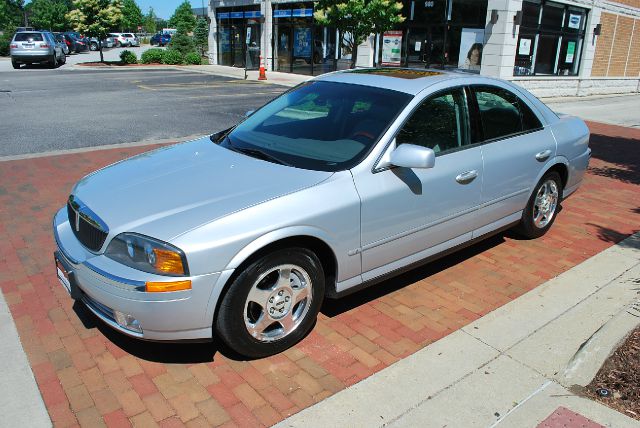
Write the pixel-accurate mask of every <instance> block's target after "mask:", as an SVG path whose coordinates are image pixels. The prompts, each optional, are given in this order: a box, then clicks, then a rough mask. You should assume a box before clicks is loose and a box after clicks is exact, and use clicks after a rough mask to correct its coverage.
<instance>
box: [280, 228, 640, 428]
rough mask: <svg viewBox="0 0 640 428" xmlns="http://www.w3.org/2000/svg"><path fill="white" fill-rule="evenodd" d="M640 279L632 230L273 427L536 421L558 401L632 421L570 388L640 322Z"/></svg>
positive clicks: (638, 242) (637, 239) (593, 414)
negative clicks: (583, 258)
mask: <svg viewBox="0 0 640 428" xmlns="http://www.w3.org/2000/svg"><path fill="white" fill-rule="evenodd" d="M639 278H640V234H636V235H634V236H632V237H629V238H627V239H626V240H624V241H622V242H621V243H619V244H617V245H615V246H613V247H611V248H609V249H607V250H605V251H603V252H602V253H600V254H598V255H596V256H594V257H592V258H590V259H589V260H587V261H585V262H584V263H582V264H580V265H578V266H576V267H574V268H572V269H571V270H569V271H567V272H565V273H563V274H561V275H559V276H558V277H556V278H553V279H552V280H550V281H548V282H547V283H545V284H543V285H541V286H539V287H537V288H536V289H534V290H532V291H531V292H529V293H527V294H525V295H524V296H522V297H520V298H518V299H516V300H514V301H512V302H510V303H508V304H506V305H505V306H502V307H501V308H499V309H497V310H495V311H493V312H492V313H490V314H488V315H486V316H484V317H482V318H481V319H479V320H477V321H475V322H473V323H471V324H469V325H467V326H466V327H464V328H462V329H461V330H459V331H457V332H455V333H453V334H451V335H449V336H447V337H445V338H443V339H441V340H439V341H437V342H435V343H433V344H432V345H430V346H427V347H426V348H424V349H422V350H421V351H418V352H417V353H415V354H413V355H411V356H410V357H408V358H405V359H404V360H401V361H399V362H398V363H396V364H394V365H392V366H390V367H388V368H387V369H384V370H382V371H381V372H379V373H377V374H375V375H373V376H371V377H369V378H367V379H366V380H364V381H362V382H360V383H358V384H356V385H354V386H352V387H350V388H348V389H346V390H343V391H341V392H339V393H337V394H335V395H334V396H332V397H329V398H328V399H326V400H325V401H323V402H321V403H318V404H316V405H315V406H312V407H310V408H307V409H305V410H303V411H301V412H300V413H298V414H296V415H293V416H292V417H290V418H288V419H286V420H284V421H283V422H281V423H280V424H278V425H277V426H278V427H289V426H294V427H301V426H305V427H339V426H387V425H391V426H398V427H400V426H425V427H442V426H447V427H476V426H478V427H487V426H491V427H494V426H504V427H535V426H537V425H538V424H540V423H541V422H542V421H544V420H545V419H546V418H547V417H549V416H550V415H551V414H552V413H553V412H554V410H558V408H561V407H562V408H565V409H560V410H559V413H562V412H564V413H565V414H566V413H567V412H566V409H569V410H571V411H573V412H577V413H579V414H580V415H583V416H584V417H586V418H588V419H591V420H592V421H594V422H596V423H598V424H601V425H604V426H611V427H637V426H638V425H640V423H639V422H638V421H636V420H633V419H631V418H629V417H627V416H625V415H623V414H621V413H618V412H616V411H615V410H612V409H610V408H608V407H605V406H603V405H601V404H599V403H597V402H595V401H591V400H589V399H586V398H582V397H580V396H577V395H575V394H574V393H573V392H571V391H573V390H574V389H570V388H572V387H573V386H574V385H581V386H585V385H587V384H588V383H589V382H590V381H591V379H592V378H593V376H594V375H595V374H596V372H597V371H598V370H599V368H600V366H601V364H602V363H603V362H604V360H605V359H606V358H607V357H608V355H609V354H610V353H611V352H612V351H613V350H614V349H615V347H616V345H617V344H618V343H620V341H621V340H622V339H623V338H624V337H625V336H626V334H627V333H628V332H630V331H631V330H632V329H633V328H634V327H635V326H637V325H638V323H639V321H640V309H639V306H638V302H639V301H640V300H639V291H638V290H639V288H638V279H639ZM576 426H577V425H576Z"/></svg>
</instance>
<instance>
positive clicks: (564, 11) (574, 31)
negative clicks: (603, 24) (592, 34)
mask: <svg viewBox="0 0 640 428" xmlns="http://www.w3.org/2000/svg"><path fill="white" fill-rule="evenodd" d="M587 13H588V11H587V9H583V8H580V7H576V6H570V5H566V4H561V3H557V2H552V1H545V0H524V2H523V5H522V24H521V26H520V35H519V37H518V44H517V46H516V57H515V61H514V67H513V75H514V76H528V75H557V76H575V75H577V74H578V72H579V67H580V56H581V53H582V45H583V41H584V34H585V28H586V21H587Z"/></svg>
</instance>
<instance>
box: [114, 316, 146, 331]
mask: <svg viewBox="0 0 640 428" xmlns="http://www.w3.org/2000/svg"><path fill="white" fill-rule="evenodd" d="M113 313H114V315H115V316H116V322H117V323H118V325H119V326H120V327H122V328H126V329H127V330H131V331H135V332H136V333H142V326H141V325H140V321H138V320H137V319H135V318H134V317H133V316H132V315H129V314H125V313H124V312H120V311H113Z"/></svg>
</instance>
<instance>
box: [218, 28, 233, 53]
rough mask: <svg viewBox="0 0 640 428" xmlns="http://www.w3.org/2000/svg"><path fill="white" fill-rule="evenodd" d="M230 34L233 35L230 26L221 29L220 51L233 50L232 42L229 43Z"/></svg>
mask: <svg viewBox="0 0 640 428" xmlns="http://www.w3.org/2000/svg"><path fill="white" fill-rule="evenodd" d="M230 36H231V29H230V28H223V29H222V30H221V31H220V52H223V53H227V52H231V43H229V38H230Z"/></svg>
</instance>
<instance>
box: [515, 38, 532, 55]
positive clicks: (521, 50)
mask: <svg viewBox="0 0 640 428" xmlns="http://www.w3.org/2000/svg"><path fill="white" fill-rule="evenodd" d="M518 55H527V56H528V55H531V39H520V45H518Z"/></svg>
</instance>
